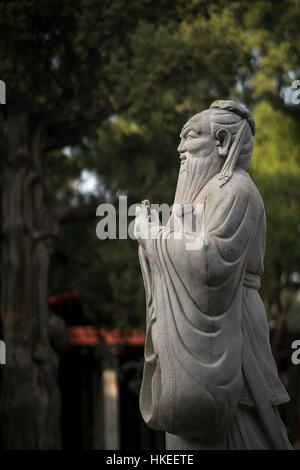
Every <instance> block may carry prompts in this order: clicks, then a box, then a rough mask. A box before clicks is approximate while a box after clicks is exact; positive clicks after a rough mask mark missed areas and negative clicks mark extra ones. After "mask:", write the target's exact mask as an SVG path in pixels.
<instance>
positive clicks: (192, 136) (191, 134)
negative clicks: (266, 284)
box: [186, 132, 198, 140]
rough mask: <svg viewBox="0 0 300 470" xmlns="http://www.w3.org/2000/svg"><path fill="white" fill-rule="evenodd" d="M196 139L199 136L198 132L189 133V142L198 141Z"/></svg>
mask: <svg viewBox="0 0 300 470" xmlns="http://www.w3.org/2000/svg"><path fill="white" fill-rule="evenodd" d="M196 137H198V134H196V132H189V133H188V135H187V137H186V138H187V140H191V139H196Z"/></svg>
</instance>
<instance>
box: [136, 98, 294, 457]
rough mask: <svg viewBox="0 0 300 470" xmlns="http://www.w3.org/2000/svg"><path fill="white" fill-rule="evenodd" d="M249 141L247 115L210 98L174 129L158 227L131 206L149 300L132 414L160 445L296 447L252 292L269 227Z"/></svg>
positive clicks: (150, 214)
mask: <svg viewBox="0 0 300 470" xmlns="http://www.w3.org/2000/svg"><path fill="white" fill-rule="evenodd" d="M254 133H255V123H254V119H253V117H252V115H251V113H250V112H249V111H248V109H247V108H246V107H244V106H242V105H240V104H237V103H235V102H234V101H215V102H214V103H213V104H212V105H211V106H210V109H208V110H205V111H202V112H201V113H200V114H196V115H195V116H193V117H192V118H191V119H190V120H189V121H188V122H187V123H186V124H185V125H184V127H183V129H182V131H181V135H180V137H181V142H180V145H179V147H178V150H179V153H180V160H181V164H180V170H179V176H178V183H177V189H176V194H175V201H174V205H173V210H172V213H171V216H170V218H169V221H168V223H167V224H166V226H162V225H160V221H159V216H158V214H157V212H156V211H154V210H151V206H150V203H149V201H146V202H144V203H143V204H142V206H141V207H139V208H137V213H136V220H135V237H136V238H137V240H138V242H139V259H140V264H141V269H142V274H143V279H144V284H145V290H146V301H147V331H146V344H145V364H144V373H143V381H142V386H141V391H140V409H141V413H142V416H143V418H144V420H145V422H146V423H147V424H148V425H149V426H150V427H151V428H153V429H156V430H163V431H165V432H166V447H167V449H292V446H291V444H290V443H289V441H288V438H287V433H286V430H285V427H284V425H283V423H282V421H281V418H280V416H279V413H278V409H277V406H278V405H279V404H281V403H284V402H287V401H289V396H288V394H287V392H286V390H285V389H284V387H283V385H282V383H281V381H280V379H279V378H278V374H277V370H276V365H275V362H274V359H273V356H272V353H271V348H270V342H269V330H268V324H267V318H266V313H265V309H264V305H263V303H262V300H261V298H260V296H259V293H258V289H259V287H260V278H261V275H262V273H263V258H264V250H265V233H266V221H265V210H264V205H263V201H262V199H261V196H260V194H259V192H258V190H257V188H256V186H255V185H254V183H253V181H252V179H251V178H250V176H249V174H248V173H247V168H248V166H249V164H250V159H251V155H252V151H253V135H254ZM197 208H200V209H201V208H202V209H203V210H202V215H201V210H200V211H199V210H198V209H197ZM186 214H188V215H190V217H189V221H188V222H187V223H185V221H184V220H183V219H184V217H185V216H186ZM199 220H200V222H199ZM201 221H202V222H201ZM178 227H179V229H178ZM180 227H182V230H181V231H180ZM194 227H196V229H194ZM180 232H181V233H180ZM193 241H194V243H193ZM199 241H200V243H198V244H197V243H196V242H199ZM189 243H190V245H191V246H190V247H189V245H188V244H189Z"/></svg>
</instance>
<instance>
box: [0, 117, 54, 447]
mask: <svg viewBox="0 0 300 470" xmlns="http://www.w3.org/2000/svg"><path fill="white" fill-rule="evenodd" d="M7 139H8V165H7V168H6V169H5V171H4V174H3V182H2V217H3V223H2V225H3V241H2V258H1V271H2V286H1V303H2V307H1V315H2V328H3V336H4V338H3V339H4V341H5V343H6V365H4V366H2V396H1V416H2V419H1V421H2V434H3V443H4V448H5V449H54V448H60V439H59V415H58V413H57V416H56V417H55V420H54V419H53V410H59V406H60V402H59V393H58V389H57V385H56V373H57V365H56V364H57V362H56V359H55V357H54V353H53V351H52V349H51V347H50V344H49V339H48V303H47V297H48V294H47V271H48V261H49V246H48V245H49V239H50V238H49V237H51V235H52V233H51V230H50V231H49V227H47V226H46V224H47V214H46V211H45V207H44V205H43V187H42V175H41V156H42V155H41V152H42V129H41V128H37V129H35V131H34V132H30V131H29V120H28V115H27V114H26V112H20V111H19V110H17V109H12V108H10V109H9V110H8V119H7ZM54 421H55V422H54Z"/></svg>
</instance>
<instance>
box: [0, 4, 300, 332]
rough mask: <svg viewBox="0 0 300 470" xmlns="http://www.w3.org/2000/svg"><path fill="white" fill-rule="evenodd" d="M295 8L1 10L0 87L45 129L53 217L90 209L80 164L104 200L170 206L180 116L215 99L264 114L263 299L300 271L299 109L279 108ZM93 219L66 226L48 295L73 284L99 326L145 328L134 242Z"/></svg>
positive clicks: (292, 73) (295, 50)
mask: <svg viewBox="0 0 300 470" xmlns="http://www.w3.org/2000/svg"><path fill="white" fill-rule="evenodd" d="M299 11H300V10H299V4H298V2H297V1H293V0H284V1H282V2H277V3H276V4H274V2H272V1H271V0H256V1H255V2H249V1H246V0H239V1H234V0H232V1H230V2H228V1H222V0H219V1H214V2H207V1H206V0H205V1H204V0H175V1H174V0H159V1H157V2H151V1H150V0H131V1H130V2H128V1H125V0H113V1H111V0H101V1H97V0H79V1H76V2H74V1H71V0H52V1H51V2H48V3H47V5H46V7H45V2H42V1H41V0H9V1H6V2H1V3H0V62H1V77H0V78H1V79H2V80H5V81H6V84H7V100H8V103H10V106H13V105H14V104H15V106H16V107H17V108H18V109H19V108H20V109H21V108H26V109H27V111H28V114H29V117H30V130H31V133H32V135H34V132H35V129H36V127H37V126H38V125H40V124H41V123H42V124H43V125H44V126H45V154H44V157H43V161H44V177H45V188H46V198H47V203H48V206H49V208H50V209H55V208H57V206H59V205H65V204H73V205H74V204H78V203H79V202H80V200H81V199H86V197H85V198H83V196H81V195H80V194H79V193H78V191H77V190H76V189H75V188H74V185H73V183H74V180H76V179H78V177H79V176H80V174H81V172H82V170H83V169H84V168H87V169H89V170H91V171H93V172H95V173H96V174H97V175H98V177H99V182H100V185H101V190H100V191H99V193H100V194H101V197H99V198H98V200H97V203H100V202H101V200H104V199H109V200H111V201H112V202H113V201H116V197H117V195H118V194H120V193H123V194H126V195H127V196H128V202H129V204H131V203H133V202H139V201H140V200H141V199H144V198H145V197H147V198H148V199H150V200H151V201H152V202H154V203H161V202H167V203H169V204H170V203H171V202H172V200H173V196H174V189H175V184H176V177H177V169H178V156H177V151H176V147H177V142H178V131H179V130H180V128H181V126H182V124H183V123H184V122H185V121H186V119H187V118H188V117H190V116H191V115H192V114H194V113H196V112H198V111H199V110H201V109H204V108H206V107H207V106H209V104H210V103H211V102H212V101H213V100H214V99H217V98H222V99H228V98H234V99H240V100H241V101H242V102H245V103H247V104H248V105H249V106H250V107H251V106H254V104H257V106H256V107H255V118H256V121H257V136H256V138H255V154H254V158H253V164H252V170H251V172H252V174H253V178H254V180H255V182H256V183H257V185H258V187H259V189H260V191H261V193H262V196H263V199H264V201H265V205H266V211H267V221H268V240H267V255H266V263H265V267H266V274H265V276H264V295H265V296H266V297H268V298H269V297H272V296H274V295H275V294H274V293H275V291H276V289H278V286H279V287H280V285H279V278H280V276H281V274H282V272H288V273H290V272H292V271H294V270H295V271H296V270H299V255H298V253H299V252H300V250H299V241H298V238H299V237H298V236H297V235H298V231H299V215H298V214H299V196H298V190H297V185H298V182H299V178H300V175H299V158H298V155H299V144H298V142H297V133H298V130H299V128H298V125H297V124H296V122H297V121H295V117H296V119H297V115H298V114H299V111H298V108H296V107H291V106H290V103H286V102H285V101H284V99H283V97H284V95H283V93H284V91H285V90H286V87H287V86H290V82H291V77H294V78H297V77H299V72H300V70H299V45H300V33H299V31H300V28H299V23H300V17H299V15H300V13H299ZM264 100H265V101H264ZM270 103H271V104H270ZM271 105H272V106H271ZM3 110H4V107H2V108H1V112H2V111H3ZM288 116H291V117H288ZM96 131H97V133H96ZM95 136H96V138H95ZM74 145H77V146H80V147H77V148H74ZM65 146H73V149H72V155H71V157H70V156H69V155H67V154H66V153H65V152H64V151H63V150H62V149H63V147H65ZM49 149H50V150H51V152H49V151H48V150H49ZM0 150H1V153H2V154H3V155H4V154H5V151H6V150H5V138H1V143H0ZM47 151H48V153H47ZM94 199H95V198H94ZM96 223H97V219H96V217H95V219H94V220H92V221H91V220H90V221H86V220H85V221H80V222H79V221H78V222H68V224H64V225H63V226H62V227H61V229H60V235H59V237H58V239H57V242H56V248H55V252H54V257H53V259H52V265H51V282H50V291H51V292H52V293H53V292H61V291H64V290H67V289H68V288H73V287H79V288H80V290H81V293H82V299H83V302H84V307H85V311H86V313H87V315H88V316H89V318H93V321H95V322H96V323H107V324H109V323H110V324H112V323H115V322H119V323H120V324H121V325H125V324H126V323H127V322H128V323H132V324H136V323H138V322H142V321H143V318H144V299H143V287H142V283H141V276H140V271H139V267H138V262H137V255H136V244H135V242H134V241H131V240H129V241H126V240H118V241H115V240H106V241H100V240H98V239H97V238H96V235H95V227H96ZM287 246H289V249H287V248H286V247H287ZM116 312H117V313H118V316H117V317H116V315H115V314H116ZM116 318H117V319H116Z"/></svg>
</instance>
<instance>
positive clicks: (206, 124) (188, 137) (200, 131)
mask: <svg viewBox="0 0 300 470" xmlns="http://www.w3.org/2000/svg"><path fill="white" fill-rule="evenodd" d="M180 138H181V142H180V144H179V147H178V151H179V153H180V159H181V160H185V159H186V158H187V155H188V154H189V155H190V157H194V158H205V157H208V156H209V155H212V153H213V152H214V150H215V148H216V144H217V141H216V137H215V136H214V135H212V133H211V127H210V121H209V116H208V115H207V113H205V111H204V112H202V113H200V114H198V115H197V116H194V117H192V118H191V119H190V120H189V121H188V122H187V123H186V124H185V125H184V126H183V129H182V131H181V133H180Z"/></svg>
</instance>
